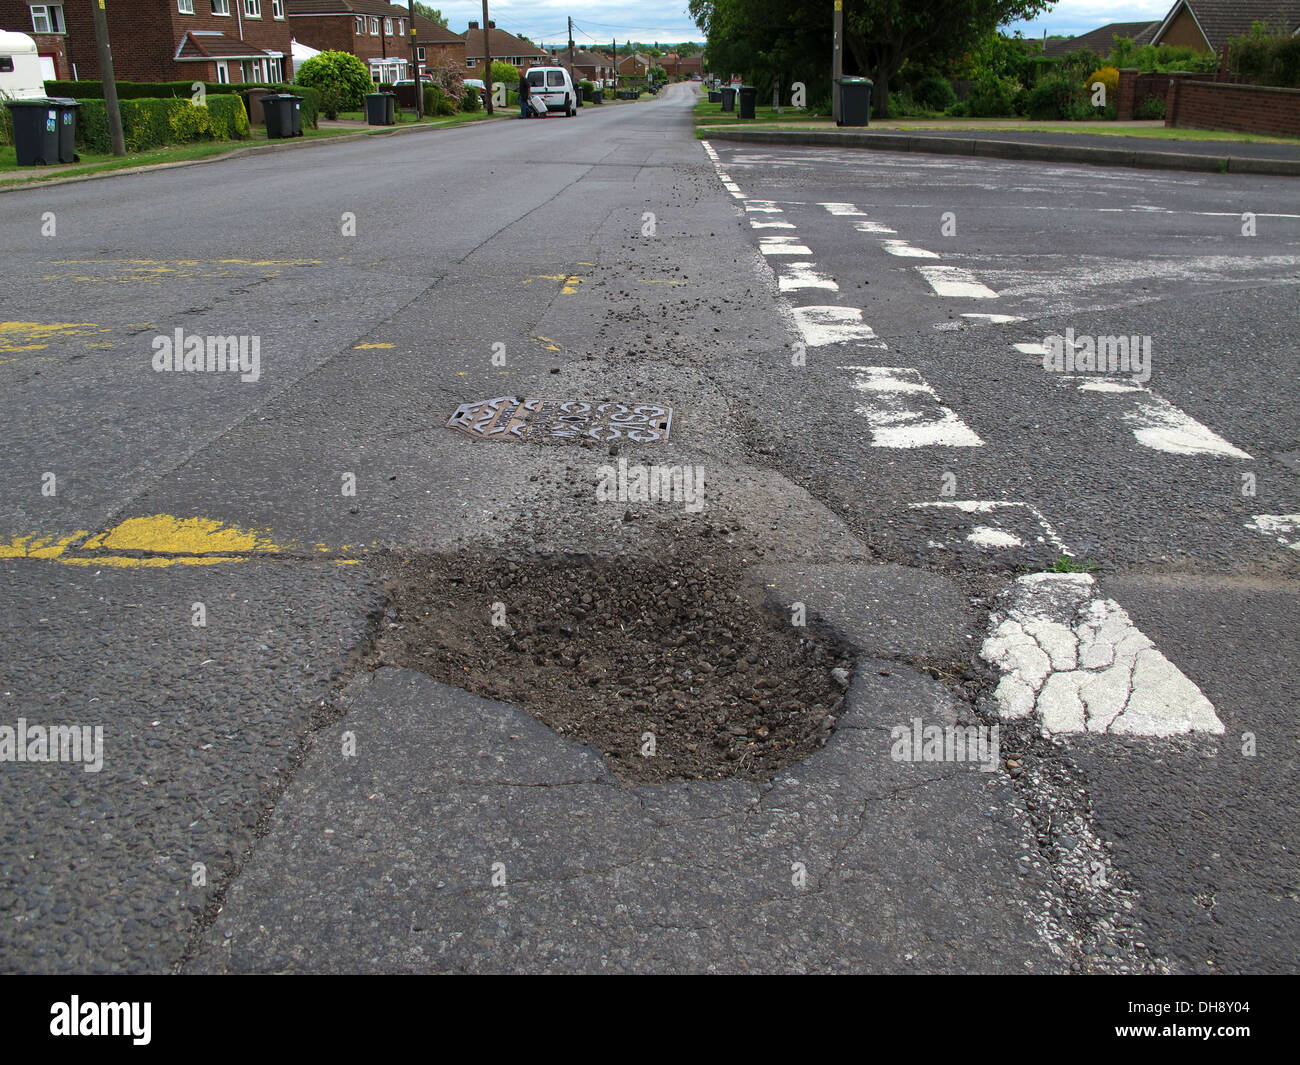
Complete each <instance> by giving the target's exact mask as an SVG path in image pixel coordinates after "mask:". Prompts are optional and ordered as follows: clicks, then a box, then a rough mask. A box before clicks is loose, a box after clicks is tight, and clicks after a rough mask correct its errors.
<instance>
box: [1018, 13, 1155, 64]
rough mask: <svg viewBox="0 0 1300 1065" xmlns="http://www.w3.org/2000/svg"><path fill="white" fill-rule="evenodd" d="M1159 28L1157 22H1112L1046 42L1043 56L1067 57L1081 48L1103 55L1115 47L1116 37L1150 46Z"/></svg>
mask: <svg viewBox="0 0 1300 1065" xmlns="http://www.w3.org/2000/svg"><path fill="white" fill-rule="evenodd" d="M1159 28H1160V22H1159V21H1156V22H1112V23H1110V24H1109V25H1106V26H1102V27H1101V28H1100V29H1096V30H1089V31H1088V32H1087V33H1081V34H1079V36H1077V37H1067V38H1066V39H1065V40H1063V41H1060V40H1057V41H1048V42H1047V44H1046V45H1045V46H1044V47H1043V55H1051V56H1058V55H1068V54H1069V53H1070V52H1077V51H1079V49H1081V48H1087V49H1088V50H1089V51H1093V52H1097V53H1098V54H1100V55H1105V54H1106V53H1107V52H1109V51H1110V50H1111V49H1112V48H1114V47H1115V38H1116V37H1131V38H1132V39H1133V41H1134V43H1136V44H1150V43H1151V38H1152V37H1153V36H1155V32H1156V30H1158V29H1159Z"/></svg>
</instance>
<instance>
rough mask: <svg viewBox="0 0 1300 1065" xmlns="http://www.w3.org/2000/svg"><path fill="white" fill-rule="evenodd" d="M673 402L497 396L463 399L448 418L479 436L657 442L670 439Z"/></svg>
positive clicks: (456, 426) (452, 426) (461, 429)
mask: <svg viewBox="0 0 1300 1065" xmlns="http://www.w3.org/2000/svg"><path fill="white" fill-rule="evenodd" d="M672 424H673V409H672V407H659V406H655V405H654V404H650V403H620V402H618V401H617V400H609V401H607V402H605V403H588V402H586V401H585V400H580V399H520V398H519V397H518V396H497V397H496V398H495V399H481V400H478V401H477V402H475V403H462V404H461V405H460V406H459V407H457V408H456V413H455V414H453V415H452V416H451V420H450V421H449V422H447V428H449V429H456V430H457V431H459V432H462V433H464V434H465V435H466V436H469V437H472V438H473V439H475V440H533V441H537V442H539V443H542V442H547V441H551V442H554V441H560V440H578V439H581V438H583V437H589V438H591V439H592V440H630V441H633V442H635V443H638V444H657V443H660V442H662V441H664V440H667V439H668V433H669V431H670V430H671V429H672Z"/></svg>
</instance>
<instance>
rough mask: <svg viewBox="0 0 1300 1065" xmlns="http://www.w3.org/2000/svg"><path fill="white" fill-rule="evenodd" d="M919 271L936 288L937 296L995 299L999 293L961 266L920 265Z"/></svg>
mask: <svg viewBox="0 0 1300 1065" xmlns="http://www.w3.org/2000/svg"><path fill="white" fill-rule="evenodd" d="M916 269H917V271H918V272H919V273H920V274H921V276H922V277H923V278H925V280H926V281H927V282H928V283H929V285H930V287H931V288H932V289H934V292H935V295H937V296H950V297H954V298H958V299H972V300H995V299H997V298H998V294H997V293H996V292H994V291H993V290H992V289H991V288H989V287H988V286H987V285H983V284H981V283H980V282H979V281H977V280H976V279H975V275H974V274H972V273H971V272H970V271H969V270H963V269H962V268H961V267H960V266H918V267H917V268H916Z"/></svg>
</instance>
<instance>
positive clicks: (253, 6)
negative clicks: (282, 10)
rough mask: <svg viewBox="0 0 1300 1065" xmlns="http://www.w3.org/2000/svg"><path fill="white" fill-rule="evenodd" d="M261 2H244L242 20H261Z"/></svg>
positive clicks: (253, 0) (255, 0) (254, 0)
mask: <svg viewBox="0 0 1300 1065" xmlns="http://www.w3.org/2000/svg"><path fill="white" fill-rule="evenodd" d="M261 17H262V0H244V18H261Z"/></svg>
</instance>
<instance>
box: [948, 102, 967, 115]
mask: <svg viewBox="0 0 1300 1065" xmlns="http://www.w3.org/2000/svg"><path fill="white" fill-rule="evenodd" d="M943 113H944V114H945V115H946V116H947V117H948V118H965V117H966V116H967V115H969V114H970V108H968V107H967V106H966V104H965V102H964V101H962V100H958V101H957V102H956V103H955V104H949V105H948V106H947V107H945V108H944V109H943Z"/></svg>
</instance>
